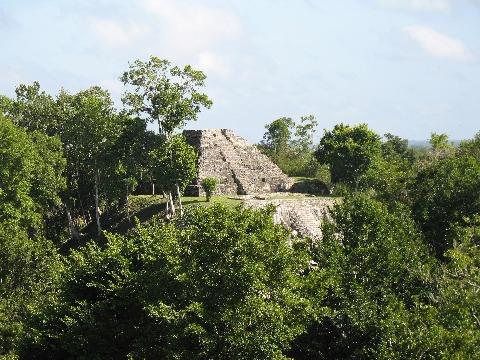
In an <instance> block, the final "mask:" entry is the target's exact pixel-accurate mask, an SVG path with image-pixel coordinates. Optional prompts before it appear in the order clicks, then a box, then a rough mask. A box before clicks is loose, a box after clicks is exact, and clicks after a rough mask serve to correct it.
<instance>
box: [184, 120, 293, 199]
mask: <svg viewBox="0 0 480 360" xmlns="http://www.w3.org/2000/svg"><path fill="white" fill-rule="evenodd" d="M184 136H185V137H186V139H187V141H188V142H189V143H190V144H191V145H193V146H194V147H195V148H196V149H197V151H198V153H199V158H198V177H197V179H196V180H195V181H194V182H193V184H192V186H190V187H189V188H188V189H187V193H189V194H190V195H200V194H202V193H203V191H202V189H201V186H200V182H201V179H203V178H205V177H215V178H216V179H217V181H218V186H217V191H216V193H217V194H256V193H268V192H276V191H283V190H287V189H288V188H289V187H290V186H291V180H290V179H289V178H288V177H287V176H286V175H285V174H283V173H282V171H281V170H280V169H279V168H278V166H276V165H275V164H274V163H273V162H272V161H271V160H270V159H269V158H268V157H267V156H265V155H264V154H262V153H261V152H260V151H259V150H258V149H257V148H256V147H255V146H252V145H250V144H249V143H248V142H247V141H246V140H245V139H243V138H241V137H239V136H236V135H235V134H234V133H233V132H232V131H231V130H226V129H222V130H219V129H214V130H185V131H184Z"/></svg>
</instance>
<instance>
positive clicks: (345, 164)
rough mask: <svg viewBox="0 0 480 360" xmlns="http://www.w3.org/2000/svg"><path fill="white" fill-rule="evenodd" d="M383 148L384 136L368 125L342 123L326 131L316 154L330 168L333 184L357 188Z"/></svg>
mask: <svg viewBox="0 0 480 360" xmlns="http://www.w3.org/2000/svg"><path fill="white" fill-rule="evenodd" d="M380 146H381V143H380V137H379V136H378V135H377V134H375V133H374V132H373V131H372V130H370V129H369V128H368V126H367V125H366V124H360V125H356V126H349V125H344V124H339V125H335V127H334V128H333V130H331V131H326V130H325V133H324V135H323V137H322V139H321V140H320V144H319V145H318V148H317V150H316V153H315V155H316V157H317V159H318V161H319V162H320V163H323V164H328V165H329V166H330V170H331V173H332V181H333V182H344V183H348V184H350V185H355V186H357V185H358V181H359V179H360V176H361V175H362V174H363V173H365V171H366V170H367V169H368V167H369V166H370V164H371V163H372V161H373V160H374V159H375V158H376V157H378V156H379V155H380Z"/></svg>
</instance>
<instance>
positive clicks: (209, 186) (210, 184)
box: [202, 177, 217, 201]
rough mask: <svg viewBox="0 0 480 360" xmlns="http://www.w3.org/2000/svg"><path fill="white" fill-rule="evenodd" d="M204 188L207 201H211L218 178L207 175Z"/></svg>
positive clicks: (203, 181) (203, 184) (203, 183)
mask: <svg viewBox="0 0 480 360" xmlns="http://www.w3.org/2000/svg"><path fill="white" fill-rule="evenodd" d="M202 188H203V191H205V195H206V197H207V201H210V199H211V198H212V194H213V192H214V191H215V189H216V188H217V179H215V178H214V177H206V178H205V179H203V180H202Z"/></svg>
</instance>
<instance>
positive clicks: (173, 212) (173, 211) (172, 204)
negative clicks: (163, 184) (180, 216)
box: [168, 191, 175, 217]
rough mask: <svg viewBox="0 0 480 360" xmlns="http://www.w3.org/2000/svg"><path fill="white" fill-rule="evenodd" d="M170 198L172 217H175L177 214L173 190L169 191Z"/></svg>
mask: <svg viewBox="0 0 480 360" xmlns="http://www.w3.org/2000/svg"><path fill="white" fill-rule="evenodd" d="M168 199H169V200H170V213H171V215H172V217H174V216H175V204H174V203H173V196H172V192H171V191H169V192H168Z"/></svg>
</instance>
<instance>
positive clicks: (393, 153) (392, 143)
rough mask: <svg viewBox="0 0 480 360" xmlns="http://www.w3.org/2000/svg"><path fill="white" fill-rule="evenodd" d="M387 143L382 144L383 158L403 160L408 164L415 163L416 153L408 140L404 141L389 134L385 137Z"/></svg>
mask: <svg viewBox="0 0 480 360" xmlns="http://www.w3.org/2000/svg"><path fill="white" fill-rule="evenodd" d="M384 136H385V139H386V140H385V141H384V142H382V145H381V149H382V157H383V158H384V159H386V160H390V159H401V160H403V161H407V162H408V163H410V164H411V163H413V161H414V159H415V156H414V152H413V150H412V149H411V148H409V146H408V140H407V139H402V138H401V137H399V136H396V135H393V134H390V133H387V134H385V135H384Z"/></svg>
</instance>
